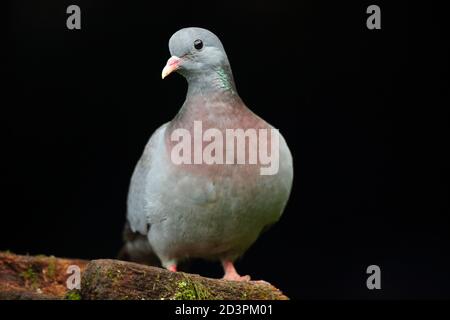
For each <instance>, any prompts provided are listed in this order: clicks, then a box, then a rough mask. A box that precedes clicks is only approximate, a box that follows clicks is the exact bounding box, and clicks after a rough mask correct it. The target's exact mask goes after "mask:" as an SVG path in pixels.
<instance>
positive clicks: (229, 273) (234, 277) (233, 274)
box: [222, 261, 250, 281]
mask: <svg viewBox="0 0 450 320" xmlns="http://www.w3.org/2000/svg"><path fill="white" fill-rule="evenodd" d="M222 266H223V270H224V271H225V275H224V276H223V278H222V279H223V280H230V281H250V276H240V275H239V274H238V273H237V271H236V269H235V268H234V265H233V262H231V261H223V262H222Z"/></svg>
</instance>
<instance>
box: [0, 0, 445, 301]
mask: <svg viewBox="0 0 450 320" xmlns="http://www.w3.org/2000/svg"><path fill="white" fill-rule="evenodd" d="M374 3H375V4H378V5H380V7H381V10H382V30H375V31H370V30H368V29H367V28H366V26H365V24H366V18H367V16H368V15H367V14H366V8H367V6H368V5H369V4H372V3H370V2H360V3H358V4H356V2H355V3H353V4H350V3H348V2H347V3H344V2H343V1H330V2H329V3H326V2H322V1H320V2H319V1H316V0H314V1H298V2H297V3H296V4H295V5H294V4H287V3H282V2H280V1H274V2H273V3H270V2H266V1H256V0H255V1H249V2H248V3H247V4H243V3H242V4H231V3H229V2H223V1H222V2H217V3H214V2H212V1H211V2H209V3H207V4H201V3H199V2H195V1H184V2H179V3H175V2H173V1H165V2H163V3H160V4H159V5H157V4H155V3H154V2H153V1H138V2H134V1H133V2H125V1H122V2H121V3H113V2H111V1H81V0H74V1H70V2H69V1H57V2H54V3H50V2H49V3H41V2H39V1H19V0H16V1H11V2H9V3H6V4H3V5H2V6H4V7H5V8H6V10H5V12H6V13H7V26H6V28H5V29H4V30H6V36H5V37H4V39H3V40H2V42H3V44H4V45H2V49H1V51H2V53H1V54H2V55H3V58H4V59H3V66H2V70H1V73H2V75H3V76H5V77H6V80H7V81H5V82H4V83H3V84H2V89H3V90H4V93H3V94H2V98H1V106H2V116H1V119H2V126H1V127H2V129H3V130H4V131H5V133H4V134H2V140H3V142H2V145H1V149H2V162H3V164H2V167H1V170H2V179H1V183H2V186H3V192H2V195H3V197H4V199H3V201H2V213H1V220H0V221H1V222H0V249H1V250H6V249H9V250H11V251H14V252H17V253H30V254H53V255H57V256H67V257H79V258H86V259H93V258H105V257H115V255H116V253H117V251H118V250H119V248H120V246H121V231H122V226H123V223H124V220H125V202H126V194H127V188H128V183H129V179H130V177H131V174H132V171H133V168H134V165H135V163H136V162H137V160H138V158H139V157H140V154H141V152H142V150H143V148H144V145H145V143H146V142H147V140H148V138H149V137H150V135H151V134H152V132H153V131H154V130H155V129H156V128H157V127H158V126H160V125H161V124H162V123H164V122H166V121H168V120H170V119H171V118H172V117H173V116H174V115H175V114H176V112H177V111H178V108H179V107H180V106H181V104H182V102H183V100H184V96H185V92H186V84H185V81H184V79H182V78H181V76H179V75H174V76H170V77H169V78H168V79H167V80H164V81H162V80H161V79H160V78H161V70H162V67H163V66H164V64H165V62H166V60H167V59H168V58H169V52H168V46H167V42H168V39H169V37H170V36H171V34H172V33H174V32H175V31H177V30H178V29H179V28H181V27H185V26H200V27H204V28H207V29H210V30H212V31H213V32H215V33H216V34H217V35H218V36H219V37H220V38H221V40H222V42H223V43H224V46H225V48H226V50H227V53H228V56H229V59H230V61H231V64H232V68H233V71H234V75H235V78H236V82H237V87H238V91H239V93H240V95H241V97H242V98H243V99H244V101H245V102H246V103H247V105H248V106H250V108H251V109H252V110H253V111H255V112H256V113H257V114H258V115H260V116H261V117H263V118H264V119H266V120H267V121H268V122H270V123H271V124H273V125H274V126H276V127H277V128H279V129H280V130H281V132H282V133H283V135H284V136H285V138H286V140H287V142H288V144H289V146H290V148H291V150H292V153H293V156H294V162H295V178H294V187H293V190H292V195H291V198H290V201H289V204H288V206H287V208H286V210H285V213H284V215H283V217H282V219H281V221H280V222H279V223H278V224H277V225H275V226H274V227H273V228H272V229H271V230H270V231H269V232H267V233H265V234H264V235H262V236H261V238H260V239H259V240H258V241H257V243H256V244H255V245H254V246H253V247H252V248H251V249H250V250H249V251H248V253H247V254H246V255H245V256H244V258H243V259H242V260H240V261H239V262H238V269H239V270H240V271H241V272H242V273H243V274H251V275H252V276H253V278H256V279H265V280H267V281H269V282H272V283H273V284H275V285H276V286H278V287H280V288H281V289H283V290H284V291H285V292H286V293H287V294H288V295H289V296H291V297H292V298H298V299H303V298H332V299H334V298H443V297H445V298H450V260H449V246H448V243H449V241H448V240H449V225H450V224H449V205H448V196H449V188H448V173H449V170H448V166H449V165H448V164H449V157H448V146H449V144H448V131H449V130H448V124H449V122H448V120H449V118H448V116H449V112H448V108H449V99H448V92H449V81H448V79H449V78H448V76H449V64H448V57H449V52H448V47H447V43H448V39H449V38H448V37H447V35H444V32H443V28H444V27H445V19H446V18H447V17H446V16H445V11H444V10H442V8H439V7H437V6H435V5H433V4H430V3H429V2H427V4H425V3H422V4H420V5H417V4H411V3H409V2H406V1H395V3H394V1H390V3H381V2H379V1H375V2H374ZM69 4H78V5H79V6H80V7H81V10H82V30H80V31H70V30H67V29H66V26H65V24H66V17H67V15H66V13H65V10H66V7H67V6H68V5H69ZM447 20H448V19H447ZM371 264H377V265H379V266H380V267H381V271H382V289H381V290H379V291H369V290H367V288H366V285H365V283H366V277H367V275H366V273H365V271H366V268H367V266H368V265H371ZM193 272H200V273H201V274H204V275H209V276H214V277H219V276H221V270H220V266H219V265H218V264H213V263H202V262H196V263H194V265H193Z"/></svg>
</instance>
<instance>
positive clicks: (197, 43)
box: [194, 39, 203, 50]
mask: <svg viewBox="0 0 450 320" xmlns="http://www.w3.org/2000/svg"><path fill="white" fill-rule="evenodd" d="M194 48H195V49H197V50H200V49H201V48H203V41H202V40H200V39H197V40H195V41H194Z"/></svg>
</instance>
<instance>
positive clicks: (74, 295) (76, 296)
mask: <svg viewBox="0 0 450 320" xmlns="http://www.w3.org/2000/svg"><path fill="white" fill-rule="evenodd" d="M64 299H65V300H81V294H80V291H78V290H69V291H67V293H66V295H65V297H64Z"/></svg>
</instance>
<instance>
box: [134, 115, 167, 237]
mask: <svg viewBox="0 0 450 320" xmlns="http://www.w3.org/2000/svg"><path fill="white" fill-rule="evenodd" d="M167 125H168V123H166V124H164V125H162V126H161V127H159V128H158V129H157V130H156V131H155V132H154V133H153V135H152V136H151V137H150V140H149V141H148V143H147V145H146V146H145V149H144V153H143V154H142V156H141V158H140V159H139V161H138V163H137V164H136V167H135V169H134V172H133V176H132V177H131V183H130V188H129V190H128V202H127V218H128V222H129V224H130V228H131V230H132V231H133V232H139V233H141V234H143V235H146V234H147V232H148V228H149V219H148V215H149V212H148V211H149V205H151V203H149V202H151V201H152V197H151V195H149V194H148V193H149V190H148V185H149V181H148V177H149V176H150V175H151V174H152V173H151V171H154V170H155V168H154V167H155V163H154V161H155V158H157V157H155V155H157V154H159V155H161V154H163V153H164V151H163V149H162V148H164V133H165V131H166V127H167ZM152 169H153V170H152ZM150 183H151V181H150ZM155 183H157V182H156V181H155Z"/></svg>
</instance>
